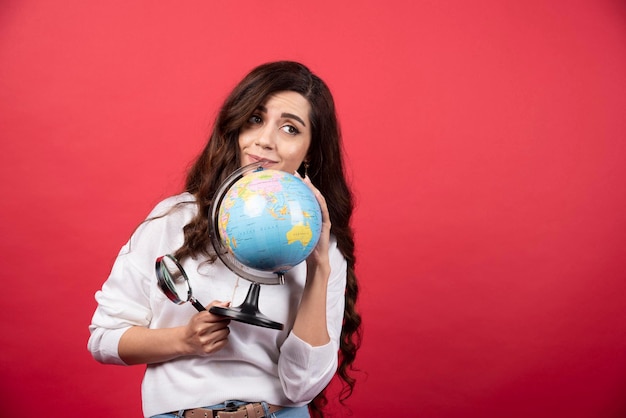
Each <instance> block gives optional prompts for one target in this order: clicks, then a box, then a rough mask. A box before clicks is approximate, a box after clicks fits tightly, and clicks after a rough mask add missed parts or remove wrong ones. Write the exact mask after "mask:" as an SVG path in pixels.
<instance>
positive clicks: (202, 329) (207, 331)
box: [183, 301, 230, 356]
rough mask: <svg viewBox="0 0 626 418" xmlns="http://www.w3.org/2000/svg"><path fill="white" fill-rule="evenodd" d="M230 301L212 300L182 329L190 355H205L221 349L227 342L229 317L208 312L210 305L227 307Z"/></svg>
mask: <svg viewBox="0 0 626 418" xmlns="http://www.w3.org/2000/svg"><path fill="white" fill-rule="evenodd" d="M229 305H230V302H220V301H213V302H211V303H210V304H209V305H208V306H207V307H206V308H207V310H206V311H203V312H198V313H197V314H196V315H194V316H193V317H192V318H191V320H190V321H189V323H188V324H187V325H186V326H185V329H184V337H183V338H184V342H185V345H186V346H187V347H188V352H189V354H191V355H199V356H203V355H207V354H211V353H214V352H216V351H219V350H221V349H222V348H223V347H224V346H225V345H226V343H227V342H228V334H230V329H229V328H228V324H229V323H230V319H227V318H224V317H223V316H220V315H215V314H212V313H210V312H209V309H210V308H211V306H222V307H228V306H229Z"/></svg>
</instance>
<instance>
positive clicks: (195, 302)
mask: <svg viewBox="0 0 626 418" xmlns="http://www.w3.org/2000/svg"><path fill="white" fill-rule="evenodd" d="M189 302H191V304H192V305H193V307H194V308H196V309H197V310H198V312H203V311H206V308H205V307H204V306H202V304H201V303H200V302H198V300H197V299H194V298H191V299H189Z"/></svg>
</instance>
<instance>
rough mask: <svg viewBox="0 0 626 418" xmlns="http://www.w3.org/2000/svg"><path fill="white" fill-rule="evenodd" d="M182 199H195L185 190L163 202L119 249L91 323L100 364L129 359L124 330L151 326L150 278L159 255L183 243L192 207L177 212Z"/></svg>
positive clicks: (92, 349)
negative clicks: (123, 354) (121, 348)
mask: <svg viewBox="0 0 626 418" xmlns="http://www.w3.org/2000/svg"><path fill="white" fill-rule="evenodd" d="M179 203H193V202H192V201H191V200H190V199H189V196H187V195H180V196H176V197H172V198H169V199H166V200H164V201H163V202H161V203H159V204H158V205H157V206H156V207H155V209H153V211H152V212H151V213H150V215H149V216H148V220H147V221H146V222H144V223H142V224H141V225H140V226H139V227H138V228H137V230H136V231H135V233H134V234H133V236H132V237H131V239H130V240H129V242H128V243H126V245H125V246H124V247H122V249H121V251H120V253H119V254H118V256H117V258H116V260H115V263H114V264H113V268H112V270H111V274H110V275H109V277H108V279H107V280H106V282H104V284H103V285H102V289H101V290H99V291H97V292H96V295H95V298H96V301H97V302H98V307H97V308H96V311H95V313H94V315H93V317H92V321H91V324H90V326H89V332H90V337H89V342H88V343H87V348H88V349H89V351H90V352H91V354H92V355H93V357H94V358H95V359H96V360H97V361H99V362H101V363H110V364H122V365H123V364H125V363H124V361H123V360H122V359H121V358H120V357H119V354H118V345H119V341H120V338H121V337H122V335H123V334H124V333H125V332H126V331H127V330H128V329H129V328H131V327H133V326H143V327H148V326H150V323H151V321H152V319H153V310H152V306H151V294H150V292H151V285H150V283H151V281H153V280H154V260H156V257H157V256H159V255H163V254H166V253H169V252H171V251H173V250H174V249H175V248H177V245H178V246H180V244H181V243H182V239H183V238H182V234H181V233H180V231H181V228H182V225H184V224H185V222H186V221H187V220H188V218H190V217H191V212H189V211H175V210H173V209H174V208H176V207H177V205H178V204H179Z"/></svg>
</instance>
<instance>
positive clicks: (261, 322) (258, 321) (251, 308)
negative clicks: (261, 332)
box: [209, 283, 283, 330]
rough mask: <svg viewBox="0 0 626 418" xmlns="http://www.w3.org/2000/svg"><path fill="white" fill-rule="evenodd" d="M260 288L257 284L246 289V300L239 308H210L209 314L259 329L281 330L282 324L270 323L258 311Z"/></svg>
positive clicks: (269, 320) (270, 321)
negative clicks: (258, 327)
mask: <svg viewBox="0 0 626 418" xmlns="http://www.w3.org/2000/svg"><path fill="white" fill-rule="evenodd" d="M260 291H261V286H260V285H259V284H258V283H252V284H251V285H250V287H249V288H248V294H247V295H246V300H244V301H243V303H242V304H241V305H239V306H236V307H232V308H223V307H221V306H212V307H211V308H210V309H209V312H211V313H213V314H216V315H222V316H225V317H227V318H230V319H232V320H235V321H239V322H244V323H246V324H251V325H257V326H260V327H265V328H271V329H277V330H282V329H283V324H281V323H280V322H276V321H272V320H271V319H269V318H268V317H266V316H265V315H263V314H262V313H261V312H260V311H259V292H260Z"/></svg>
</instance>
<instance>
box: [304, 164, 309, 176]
mask: <svg viewBox="0 0 626 418" xmlns="http://www.w3.org/2000/svg"><path fill="white" fill-rule="evenodd" d="M308 171H309V162H308V161H307V160H304V177H307V176H308V175H309V173H308Z"/></svg>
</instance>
